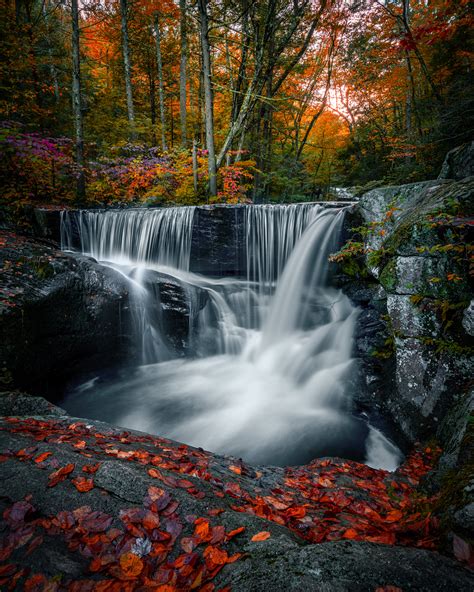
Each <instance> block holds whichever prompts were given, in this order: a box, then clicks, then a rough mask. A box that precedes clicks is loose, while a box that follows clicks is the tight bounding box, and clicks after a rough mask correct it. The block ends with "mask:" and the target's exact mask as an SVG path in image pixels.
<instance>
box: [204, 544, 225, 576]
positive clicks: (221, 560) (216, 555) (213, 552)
mask: <svg viewBox="0 0 474 592" xmlns="http://www.w3.org/2000/svg"><path fill="white" fill-rule="evenodd" d="M203 555H204V559H205V560H206V565H207V567H208V568H209V569H211V570H212V569H214V568H216V567H217V566H219V565H225V564H226V563H227V559H228V555H227V551H224V550H222V549H219V547H214V546H213V545H209V546H207V547H206V548H205V549H204V553H203Z"/></svg>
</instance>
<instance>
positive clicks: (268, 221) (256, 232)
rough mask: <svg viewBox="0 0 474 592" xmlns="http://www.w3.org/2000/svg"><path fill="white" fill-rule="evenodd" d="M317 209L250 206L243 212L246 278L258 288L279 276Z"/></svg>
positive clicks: (297, 205) (316, 207) (302, 205)
mask: <svg viewBox="0 0 474 592" xmlns="http://www.w3.org/2000/svg"><path fill="white" fill-rule="evenodd" d="M320 210H321V206H318V205H314V204H289V205H254V206H252V207H247V208H246V211H245V225H246V250H247V277H248V279H249V280H250V281H254V282H257V283H258V284H259V285H260V286H268V285H269V284H273V283H274V282H275V281H276V280H277V279H278V278H279V277H280V275H281V273H282V271H283V268H284V267H285V264H286V262H287V261H288V258H289V256H290V254H291V252H292V251H293V248H294V246H295V244H296V243H297V241H298V240H299V238H300V237H301V235H302V234H303V231H304V230H305V228H306V227H307V226H308V224H309V223H310V221H312V220H314V217H315V216H316V214H317V213H318V212H319V211H320Z"/></svg>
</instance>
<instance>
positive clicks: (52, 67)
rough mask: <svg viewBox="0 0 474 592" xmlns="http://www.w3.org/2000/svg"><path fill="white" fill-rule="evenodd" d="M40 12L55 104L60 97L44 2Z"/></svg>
mask: <svg viewBox="0 0 474 592" xmlns="http://www.w3.org/2000/svg"><path fill="white" fill-rule="evenodd" d="M42 12H43V18H44V22H45V25H46V42H47V44H48V56H49V59H50V64H49V71H50V73H51V80H52V81H53V88H54V100H55V101H56V103H58V102H59V96H60V95H59V82H58V72H57V69H56V65H55V63H54V56H53V49H52V43H51V28H50V26H49V17H48V12H47V6H46V2H43V5H42Z"/></svg>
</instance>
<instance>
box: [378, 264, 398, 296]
mask: <svg viewBox="0 0 474 592" xmlns="http://www.w3.org/2000/svg"><path fill="white" fill-rule="evenodd" d="M396 266H397V263H396V259H390V261H389V262H388V263H387V265H385V267H384V268H383V270H382V273H381V274H380V283H381V284H382V286H383V287H384V288H385V290H387V292H393V291H394V290H395V288H396V285H397V267H396Z"/></svg>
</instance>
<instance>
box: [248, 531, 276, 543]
mask: <svg viewBox="0 0 474 592" xmlns="http://www.w3.org/2000/svg"><path fill="white" fill-rule="evenodd" d="M271 536H272V535H271V533H269V532H268V531H267V530H262V531H261V532H257V534H254V535H253V537H252V538H251V539H250V540H251V541H253V542H254V543H255V542H259V541H266V540H267V539H269V538H270V537H271Z"/></svg>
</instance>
